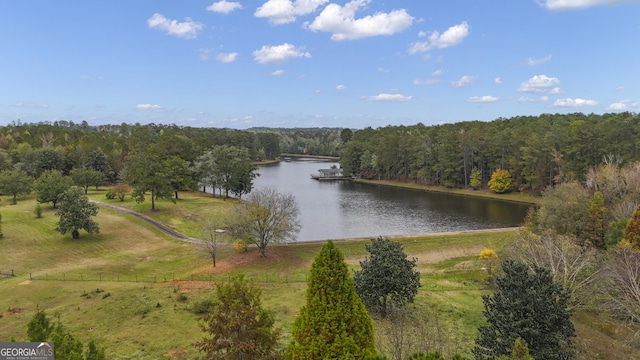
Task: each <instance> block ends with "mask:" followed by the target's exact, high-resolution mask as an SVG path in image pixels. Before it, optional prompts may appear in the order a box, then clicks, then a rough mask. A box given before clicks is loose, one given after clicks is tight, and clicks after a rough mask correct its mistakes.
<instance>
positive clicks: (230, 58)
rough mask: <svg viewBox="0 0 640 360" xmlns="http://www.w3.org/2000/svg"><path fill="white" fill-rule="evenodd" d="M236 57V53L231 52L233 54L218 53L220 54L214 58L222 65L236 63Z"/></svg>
mask: <svg viewBox="0 0 640 360" xmlns="http://www.w3.org/2000/svg"><path fill="white" fill-rule="evenodd" d="M237 57H238V53H236V52H233V53H220V54H218V56H216V59H218V61H221V62H223V63H230V62H234V61H236V58H237Z"/></svg>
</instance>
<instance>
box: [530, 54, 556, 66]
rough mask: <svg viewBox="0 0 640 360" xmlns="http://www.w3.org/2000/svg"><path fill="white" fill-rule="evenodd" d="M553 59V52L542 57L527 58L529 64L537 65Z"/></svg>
mask: <svg viewBox="0 0 640 360" xmlns="http://www.w3.org/2000/svg"><path fill="white" fill-rule="evenodd" d="M549 60H551V54H549V55H547V56H545V57H543V58H541V59H534V58H528V59H527V65H529V66H536V65H540V64H542V63H545V62H547V61H549Z"/></svg>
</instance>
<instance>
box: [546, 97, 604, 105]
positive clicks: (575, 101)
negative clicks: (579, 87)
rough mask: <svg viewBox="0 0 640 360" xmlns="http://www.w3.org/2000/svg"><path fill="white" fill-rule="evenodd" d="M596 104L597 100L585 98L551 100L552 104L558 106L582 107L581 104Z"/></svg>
mask: <svg viewBox="0 0 640 360" xmlns="http://www.w3.org/2000/svg"><path fill="white" fill-rule="evenodd" d="M595 105H598V102H597V101H595V100H585V99H580V98H576V99H571V98H566V99H558V100H556V101H554V102H553V106H558V107H582V106H595Z"/></svg>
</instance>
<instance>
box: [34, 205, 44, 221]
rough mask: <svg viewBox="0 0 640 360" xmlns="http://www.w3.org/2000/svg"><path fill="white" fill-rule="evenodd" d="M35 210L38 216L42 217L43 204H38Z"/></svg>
mask: <svg viewBox="0 0 640 360" xmlns="http://www.w3.org/2000/svg"><path fill="white" fill-rule="evenodd" d="M33 212H34V213H35V214H36V218H38V219H40V218H41V217H42V206H40V204H36V208H35V210H34V211H33Z"/></svg>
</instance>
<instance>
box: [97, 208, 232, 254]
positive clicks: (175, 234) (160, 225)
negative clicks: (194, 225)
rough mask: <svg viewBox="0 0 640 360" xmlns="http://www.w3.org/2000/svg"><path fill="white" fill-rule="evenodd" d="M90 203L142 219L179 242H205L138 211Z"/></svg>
mask: <svg viewBox="0 0 640 360" xmlns="http://www.w3.org/2000/svg"><path fill="white" fill-rule="evenodd" d="M89 201H90V202H92V203H94V204H96V205H98V206H102V207H106V208H109V209H112V210H116V211H119V212H121V213H125V214H129V215H132V216H135V217H137V218H138V219H140V220H142V221H144V222H146V223H147V224H150V225H151V226H153V227H155V228H156V229H158V230H160V231H162V232H163V233H165V234H167V235H169V236H171V237H173V238H176V239H178V240H182V241H187V242H190V243H194V244H202V242H203V240H201V239H196V238H192V237H189V236H187V235H184V234H182V233H179V232H177V231H175V230H173V229H172V228H170V227H168V226H166V225H165V224H163V223H161V222H159V221H157V220H154V219H152V218H150V217H148V216H146V215H143V214H141V213H139V212H136V211H133V210H129V209H127V208H123V207H121V206H116V205H111V204H107V203H103V202H101V201H96V200H89ZM219 245H223V246H224V245H225V244H224V243H219ZM229 245H230V244H229Z"/></svg>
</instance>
